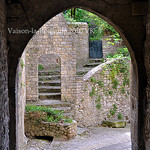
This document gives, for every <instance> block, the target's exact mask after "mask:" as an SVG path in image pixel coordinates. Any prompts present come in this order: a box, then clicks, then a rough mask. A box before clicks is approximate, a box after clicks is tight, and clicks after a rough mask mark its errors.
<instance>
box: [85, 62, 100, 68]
mask: <svg viewBox="0 0 150 150" xmlns="http://www.w3.org/2000/svg"><path fill="white" fill-rule="evenodd" d="M100 64H101V63H89V64H86V65H84V66H83V67H90V68H94V67H96V66H98V65H100Z"/></svg>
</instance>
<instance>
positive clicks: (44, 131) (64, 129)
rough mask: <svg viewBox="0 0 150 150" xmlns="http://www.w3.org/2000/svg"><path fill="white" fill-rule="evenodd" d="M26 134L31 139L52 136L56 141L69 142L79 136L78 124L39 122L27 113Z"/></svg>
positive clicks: (73, 122) (74, 122)
mask: <svg viewBox="0 0 150 150" xmlns="http://www.w3.org/2000/svg"><path fill="white" fill-rule="evenodd" d="M25 134H26V136H27V137H29V138H34V137H35V136H52V137H54V139H55V140H56V139H59V140H67V139H71V138H74V137H75V136H76V135H77V122H76V121H75V120H73V121H72V122H71V123H52V122H39V123H37V120H36V119H33V117H32V115H30V113H27V112H26V113H25Z"/></svg>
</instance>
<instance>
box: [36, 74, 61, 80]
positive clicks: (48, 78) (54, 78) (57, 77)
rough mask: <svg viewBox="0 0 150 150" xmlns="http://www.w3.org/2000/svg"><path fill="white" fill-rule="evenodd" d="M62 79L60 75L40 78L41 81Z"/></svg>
mask: <svg viewBox="0 0 150 150" xmlns="http://www.w3.org/2000/svg"><path fill="white" fill-rule="evenodd" d="M57 79H60V75H52V76H39V81H50V80H57Z"/></svg>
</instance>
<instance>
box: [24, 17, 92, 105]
mask: <svg viewBox="0 0 150 150" xmlns="http://www.w3.org/2000/svg"><path fill="white" fill-rule="evenodd" d="M73 27H74V29H76V28H79V30H76V31H75V32H76V33H75V34H72V32H74V29H73ZM81 39H82V40H81ZM78 40H81V43H80V42H79V41H78ZM83 43H85V44H83ZM79 51H80V52H79ZM88 51H89V49H88V26H87V24H86V23H83V25H82V23H80V24H77V26H76V25H75V26H74V25H73V26H71V25H70V24H69V26H68V24H67V23H66V21H65V18H64V16H63V14H58V15H57V16H55V17H54V18H52V19H51V20H50V21H48V22H47V23H46V24H45V25H44V26H43V27H42V28H41V29H40V30H39V31H38V33H37V34H36V35H35V36H34V37H33V38H32V39H31V41H30V42H29V43H28V45H27V47H26V83H27V101H37V100H38V59H39V58H40V57H41V56H44V55H50V54H53V55H56V56H57V57H59V58H60V62H61V63H60V68H61V100H62V101H70V102H72V101H74V99H75V98H76V94H75V89H76V83H75V76H76V62H78V64H84V63H85V62H86V61H87V60H88ZM79 53H80V54H79ZM81 53H82V55H81ZM76 55H80V57H78V59H77V60H76V58H77V56H76ZM84 58H85V60H84ZM68 87H69V88H68Z"/></svg>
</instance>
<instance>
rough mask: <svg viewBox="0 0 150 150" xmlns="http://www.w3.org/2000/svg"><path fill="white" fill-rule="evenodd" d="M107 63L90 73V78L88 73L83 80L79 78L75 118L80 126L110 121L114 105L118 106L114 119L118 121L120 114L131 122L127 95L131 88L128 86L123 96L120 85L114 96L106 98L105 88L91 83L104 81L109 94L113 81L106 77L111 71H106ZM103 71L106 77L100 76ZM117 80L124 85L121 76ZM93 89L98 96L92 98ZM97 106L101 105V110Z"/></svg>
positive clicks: (109, 62)
mask: <svg viewBox="0 0 150 150" xmlns="http://www.w3.org/2000/svg"><path fill="white" fill-rule="evenodd" d="M126 61H127V60H126ZM114 62H115V60H112V61H108V62H106V63H107V64H112V63H114ZM106 63H105V64H101V65H99V66H97V67H96V68H94V69H92V70H91V71H90V72H89V76H88V73H87V74H86V75H85V76H83V77H82V78H81V77H78V78H77V99H76V101H75V104H74V118H75V120H77V121H78V125H80V126H93V125H98V124H101V123H102V121H103V120H104V119H109V118H108V116H107V114H110V110H111V109H112V108H113V104H116V106H117V107H118V109H117V110H116V114H115V115H114V116H112V117H113V118H114V119H117V116H118V114H119V113H121V114H122V116H123V118H124V119H127V120H130V99H129V93H128V94H127V91H129V86H127V85H126V86H125V87H124V88H125V91H126V93H124V94H123V93H121V92H120V91H119V88H120V86H121V84H120V85H118V87H117V90H115V89H114V90H113V94H112V95H109V93H108V96H106V93H105V92H104V91H103V87H100V86H99V85H98V83H96V84H95V83H94V82H91V78H93V79H94V80H96V82H99V81H102V82H103V83H104V88H105V90H108V91H107V92H109V88H108V87H107V86H108V85H109V84H111V80H109V79H108V77H106V75H107V76H108V74H109V70H108V71H106V70H105V65H106ZM117 63H119V62H117ZM103 71H105V73H104V75H100V74H101V73H102V72H103ZM94 72H95V73H94ZM90 74H91V75H90ZM117 79H118V80H119V82H120V83H122V81H123V77H122V75H121V74H120V75H118V76H117ZM93 87H94V91H95V93H96V94H94V95H93V96H90V92H92V88H93ZM110 90H112V89H110ZM97 104H101V108H99V109H97V108H96V105H97Z"/></svg>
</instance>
